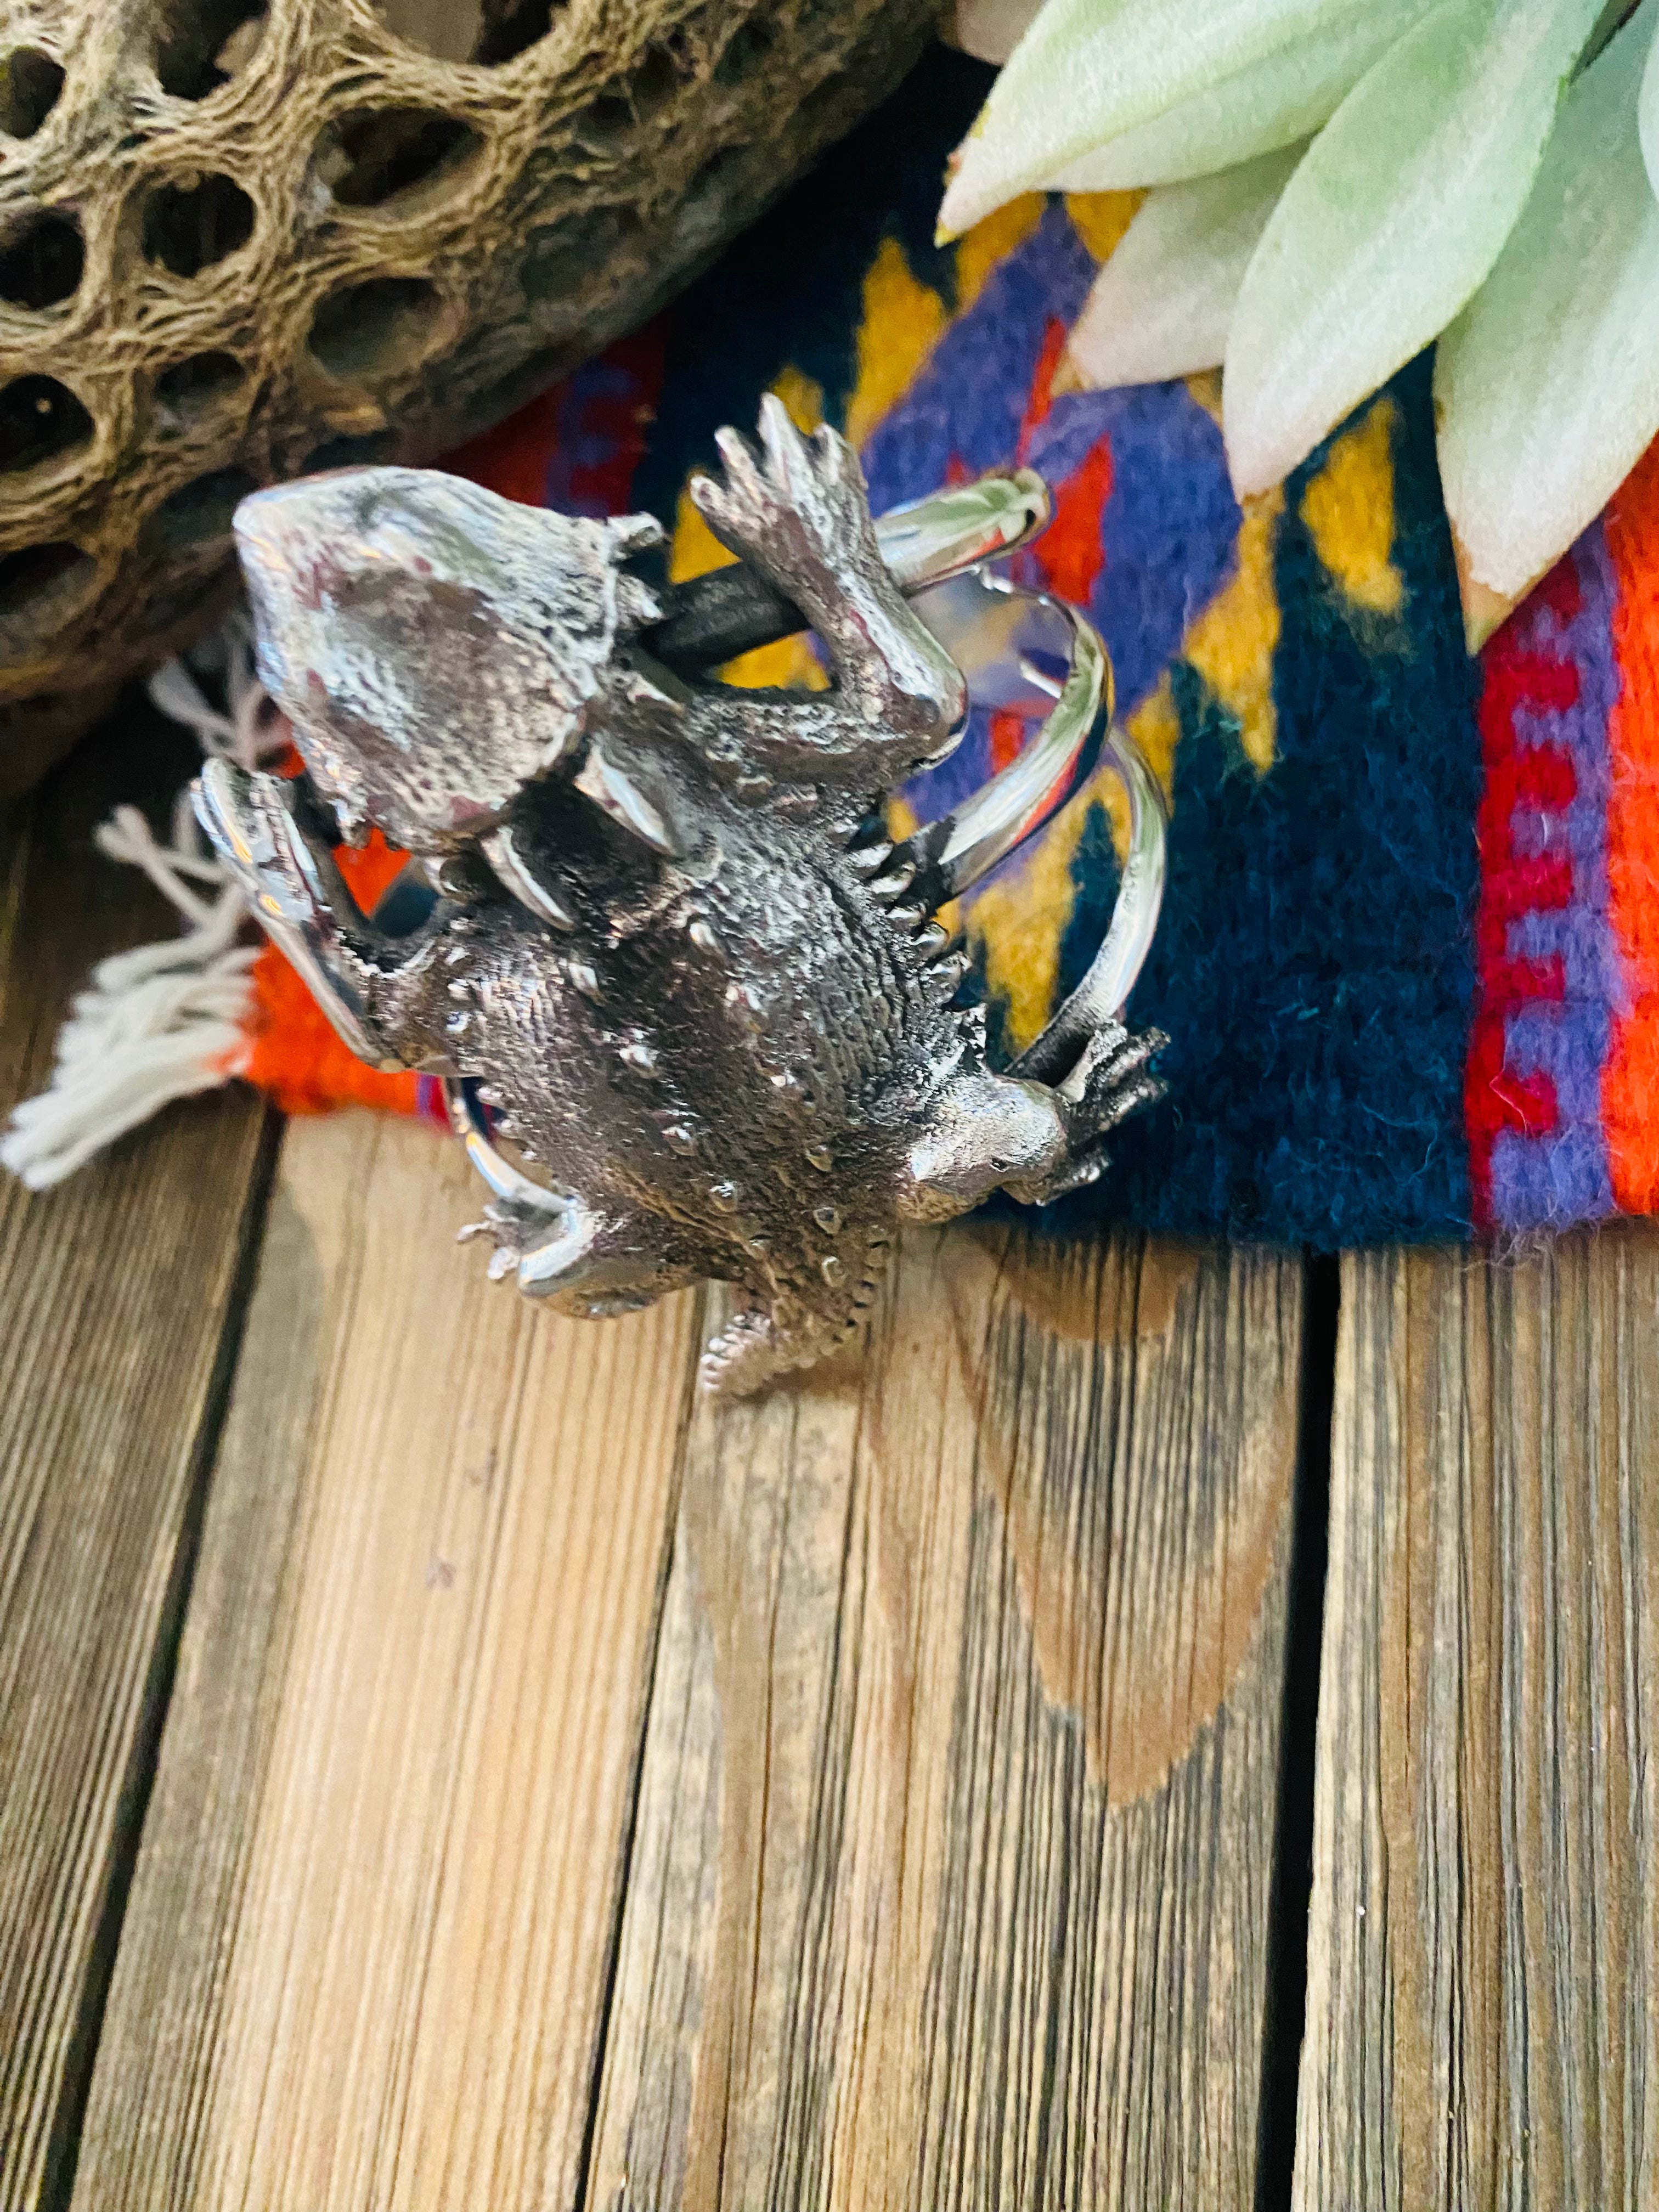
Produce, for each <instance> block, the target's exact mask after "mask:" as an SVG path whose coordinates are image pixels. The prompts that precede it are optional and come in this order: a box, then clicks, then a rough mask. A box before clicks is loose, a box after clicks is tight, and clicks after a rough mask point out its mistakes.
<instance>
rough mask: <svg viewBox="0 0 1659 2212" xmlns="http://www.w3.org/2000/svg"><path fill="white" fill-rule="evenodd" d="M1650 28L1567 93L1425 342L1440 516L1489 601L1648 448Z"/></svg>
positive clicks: (1657, 373)
mask: <svg viewBox="0 0 1659 2212" xmlns="http://www.w3.org/2000/svg"><path fill="white" fill-rule="evenodd" d="M1656 25H1659V0H1644V5H1643V7H1642V8H1641V9H1639V11H1638V13H1637V15H1634V16H1632V19H1631V21H1629V22H1628V23H1627V24H1626V26H1625V27H1624V29H1623V30H1622V31H1620V33H1618V35H1617V36H1616V37H1615V38H1614V39H1613V41H1612V43H1611V44H1610V45H1609V46H1608V47H1607V51H1606V52H1604V53H1603V54H1602V55H1601V58H1599V59H1598V60H1597V61H1596V62H1595V63H1594V64H1592V65H1591V67H1590V68H1589V69H1588V70H1586V71H1585V72H1584V74H1583V76H1582V77H1581V78H1580V79H1579V80H1578V82H1577V84H1576V85H1575V86H1574V87H1573V88H1572V91H1571V94H1569V95H1568V98H1567V100H1566V102H1565V106H1564V107H1563V110H1562V113H1561V119H1560V122H1559V125H1558V127H1557V130H1556V132H1555V136H1554V137H1553V140H1552V141H1551V143H1550V149H1549V152H1548V154H1547V156H1546V157H1545V161H1544V164H1543V167H1541V170H1540V171H1539V174H1538V181H1537V183H1536V185H1534V189H1533V192H1532V196H1531V197H1530V198H1529V199H1528V203H1527V206H1526V210H1525V211H1524V213H1523V214H1522V217H1521V220H1520V222H1518V223H1517V224H1516V228H1515V231H1514V233H1513V234H1512V235H1511V237H1510V241H1509V243H1508V245H1507V246H1505V247H1504V252H1503V253H1502V255H1501V256H1500V257H1499V259H1498V265H1497V267H1496V268H1495V269H1494V270H1492V275H1491V276H1489V277H1488V278H1487V280H1486V283H1485V284H1484V285H1482V287H1481V289H1480V291H1479V292H1478V293H1477V294H1476V295H1475V296H1474V299H1473V300H1472V301H1470V302H1469V305H1468V307H1467V308H1466V309H1465V310H1464V312H1463V313H1462V315H1460V316H1459V318H1458V319H1457V320H1456V321H1455V323H1454V324H1453V325H1452V326H1451V328H1450V329H1449V331H1447V332H1446V334H1445V336H1444V337H1443V339H1442V340H1441V342H1440V349H1439V353H1438V355H1437V359H1436V362H1435V398H1436V401H1437V412H1438V415H1439V420H1440V470H1441V476H1442V479H1443V483H1444V488H1445V498H1446V509H1447V513H1449V516H1450V518H1451V522H1452V527H1453V528H1454V530H1455V532H1456V533H1457V537H1458V539H1459V542H1460V546H1461V549H1462V562H1463V564H1464V566H1465V568H1466V569H1467V571H1468V574H1472V575H1473V577H1474V579H1475V580H1476V582H1477V583H1479V584H1480V585H1482V586H1485V587H1486V590H1487V591H1488V592H1493V593H1496V594H1498V596H1499V597H1500V598H1502V599H1516V598H1518V597H1519V596H1520V595H1521V593H1522V592H1523V591H1524V590H1525V589H1526V587H1527V586H1528V585H1530V584H1531V583H1533V582H1534V580H1535V579H1536V578H1538V577H1539V576H1541V575H1542V574H1544V573H1545V572H1546V571H1547V569H1548V568H1550V567H1551V566H1552V565H1553V562H1555V561H1556V560H1557V559H1558V558H1559V556H1560V555H1561V554H1562V553H1564V552H1565V550H1566V549H1567V547H1568V546H1569V545H1571V543H1572V541H1573V540H1574V538H1577V536H1578V534H1579V532H1581V531H1582V530H1583V529H1584V528H1585V527H1586V526H1587V525H1588V524H1589V523H1590V522H1591V521H1593V520H1594V519H1595V516H1596V515H1597V514H1598V513H1600V512H1601V508H1602V507H1604V506H1605V505H1606V504H1607V501H1608V500H1609V499H1610V498H1611V497H1612V495H1613V493H1614V491H1616V490H1617V489H1618V487H1619V485H1620V483H1622V482H1623V481H1624V479H1625V477H1626V476H1627V475H1628V474H1629V473H1630V471H1631V470H1632V468H1633V467H1634V466H1635V465H1636V463H1637V461H1638V459H1640V457H1641V455H1642V453H1644V451H1645V449H1646V447H1647V446H1648V444H1649V442H1650V440H1651V439H1652V438H1653V437H1654V436H1655V435H1656V434H1659V200H1656V199H1655V197H1654V194H1653V191H1652V189H1651V187H1650V183H1649V180H1648V176H1647V172H1646V169H1645V168H1644V164H1643V159H1642V147H1641V143H1640V138H1639V135H1638V104H1639V100H1640V98H1641V96H1642V94H1643V90H1644V85H1643V68H1644V63H1645V62H1646V59H1647V52H1648V48H1649V45H1650V41H1651V40H1652V38H1653V36H1654V33H1655V27H1656ZM1651 74H1652V72H1651V69H1650V70H1649V76H1651Z"/></svg>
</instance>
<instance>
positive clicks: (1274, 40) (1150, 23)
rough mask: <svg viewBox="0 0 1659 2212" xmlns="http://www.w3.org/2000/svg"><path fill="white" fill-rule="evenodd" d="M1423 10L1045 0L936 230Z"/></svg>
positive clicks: (1362, 2) (1395, 4)
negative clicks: (1356, 35)
mask: <svg viewBox="0 0 1659 2212" xmlns="http://www.w3.org/2000/svg"><path fill="white" fill-rule="evenodd" d="M1419 13H1420V7H1419V0H1202V4H1200V5H1194V0H1048V5H1047V6H1046V7H1045V8H1044V9H1042V13H1041V14H1040V15H1038V17H1037V18H1036V21H1035V22H1034V23H1033V24H1032V25H1031V27H1030V30H1029V31H1027V33H1025V35H1024V38H1023V39H1022V40H1020V42H1019V44H1018V46H1016V47H1015V49H1014V51H1013V52H1012V54H1011V55H1010V57H1009V59H1008V64H1007V66H1006V68H1005V69H1004V70H1003V71H1002V74H1001V75H1000V76H999V77H998V79H997V81H996V82H995V84H994V85H993V86H992V88H991V94H990V97H989V99H988V100H987V101H986V103H985V106H984V108H983V109H982V110H981V113H980V117H979V119H978V121H977V122H976V123H975V125H974V128H973V130H972V131H971V132H970V133H969V136H968V137H967V138H966V139H965V140H964V141H963V145H962V147H961V149H960V151H959V154H958V155H957V168H956V173H955V175H954V176H953V178H952V179H951V186H950V189H949V191H947V192H946V194H945V205H944V207H943V209H942V210H940V216H939V222H940V228H941V230H942V232H944V233H945V234H947V235H951V236H954V235H956V234H959V233H961V232H962V231H964V230H967V229H969V228H971V226H972V225H973V224H975V223H976V222H979V221H980V220H981V217H982V216H987V215H989V214H991V213H992V211H993V210H994V209H996V208H999V207H1000V206H1001V205H1002V204H1003V203H1004V202H1005V201H1006V200H1010V199H1012V198H1013V197H1015V196H1016V195H1017V194H1018V193H1020V192H1024V191H1030V190H1031V189H1032V188H1033V187H1034V186H1036V185H1043V184H1045V183H1047V182H1048V180H1049V179H1052V178H1053V177H1054V176H1056V175H1058V174H1060V173H1062V172H1063V171H1064V170H1065V169H1066V166H1067V165H1068V164H1069V163H1071V162H1073V161H1078V160H1079V159H1080V158H1081V157H1082V156H1083V155H1085V154H1088V153H1091V152H1092V151H1093V150H1094V149H1096V148H1097V147H1099V146H1102V145H1103V144H1104V143H1106V141H1107V140H1108V139H1109V138H1115V137H1120V136H1121V134H1122V133H1123V132H1125V131H1134V130H1138V129H1139V128H1140V127H1141V126H1142V125H1146V124H1151V123H1154V122H1156V121H1157V119H1158V118H1159V117H1160V116H1162V115H1164V114H1165V113H1166V112H1169V111H1170V110H1171V109H1173V108H1175V107H1176V106H1178V105H1179V104H1180V103H1181V102H1182V101H1184V100H1190V99H1192V98H1193V97H1194V95H1195V94H1200V93H1202V92H1203V91H1204V90H1205V89H1206V88H1207V87H1209V86H1212V85H1214V84H1217V83H1218V82H1222V81H1223V80H1225V79H1227V78H1230V77H1236V76H1238V75H1239V74H1240V73H1241V72H1242V71H1245V70H1250V69H1252V68H1254V67H1255V65H1256V64H1258V63H1261V62H1264V61H1267V60H1268V59H1270V58H1273V57H1274V56H1279V57H1281V58H1285V57H1293V56H1295V55H1296V54H1297V52H1299V51H1301V50H1303V49H1304V48H1305V47H1307V45H1308V42H1309V41H1310V40H1319V39H1321V38H1322V35H1323V34H1324V33H1326V32H1327V31H1328V30H1329V29H1331V28H1332V27H1342V26H1346V27H1352V26H1353V25H1354V24H1355V23H1357V22H1358V21H1361V20H1362V19H1365V20H1373V21H1375V20H1383V21H1386V20H1389V19H1393V20H1395V21H1398V22H1400V23H1404V22H1407V21H1410V20H1412V18H1413V17H1414V16H1415V15H1418V14H1419ZM1309 65H1310V66H1311V65H1312V64H1309ZM1287 66H1290V67H1291V70H1292V73H1294V70H1295V68H1296V67H1297V64H1295V63H1294V62H1290V63H1288V64H1287ZM1286 135H1287V136H1294V135H1295V134H1294V133H1293V132H1292V133H1287V134H1286Z"/></svg>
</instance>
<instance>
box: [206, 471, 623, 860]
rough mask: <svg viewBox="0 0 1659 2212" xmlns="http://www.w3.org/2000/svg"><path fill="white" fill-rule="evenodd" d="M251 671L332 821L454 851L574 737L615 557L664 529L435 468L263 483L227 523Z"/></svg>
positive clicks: (608, 641)
mask: <svg viewBox="0 0 1659 2212" xmlns="http://www.w3.org/2000/svg"><path fill="white" fill-rule="evenodd" d="M235 531H236V544H237V551H238V553H239V555H240V560H241V564H242V570H243V574H244V576H245V577H246V583H247V588H248V594H249V598H250V600H251V602H252V610H253V619H254V629H255V635H256V639H257V644H258V667H259V674H260V678H261V679H262V681H263V682H264V685H265V688H266V690H268V691H269V692H270V695H271V696H272V697H273V698H274V699H275V700H276V702H277V704H278V705H279V706H280V707H281V708H283V711H284V712H285V713H286V714H287V715H288V716H289V720H290V721H291V722H292V724H293V726H294V731H295V741H296V743H297V744H298V745H299V748H300V751H301V755H302V757H303V758H304V760H305V763H306V767H307V771H308V772H309V775H310V777H311V781H312V783H313V787H315V789H316V790H317V791H318V792H319V793H320V795H321V796H322V797H323V798H324V799H325V800H327V801H328V803H329V804H330V805H331V806H332V807H333V809H334V811H335V815H336V817H337V822H338V823H339V827H340V830H341V833H342V835H343V836H346V837H348V838H351V839H357V838H361V837H362V836H363V835H364V834H365V832H366V831H367V829H368V826H369V825H370V824H371V823H373V824H374V825H376V826H378V827H379V828H380V829H382V830H384V832H385V833H386V836H387V837H388V838H389V839H390V840H391V841H392V842H393V843H394V844H398V845H401V846H404V847H405V848H408V849H410V850H411V851H414V852H417V853H422V854H442V853H446V852H453V851H455V850H457V849H459V848H462V847H464V846H466V845H468V844H471V843H473V842H477V840H478V839H479V838H480V837H482V836H486V835H487V834H488V833H489V831H490V830H491V829H494V828H495V826H496V825H497V824H498V823H500V822H501V818H502V817H503V816H504V815H505V813H506V811H507V808H508V807H509V806H510V805H512V803H513V799H515V798H516V797H517V796H518V794H519V793H520V792H521V791H522V790H523V789H524V787H526V784H529V783H532V782H533V781H536V780H537V779H538V778H539V777H541V776H544V775H547V773H548V772H549V771H550V769H553V768H555V767H556V765H557V764H558V763H559V762H560V761H562V760H563V759H564V758H565V757H567V755H568V754H569V753H570V752H571V751H572V750H574V748H575V746H576V744H577V742H578V740H579V738H580V734H581V732H582V729H583V727H584V725H585V722H586V716H587V713H588V709H589V708H590V705H591V703H592V701H593V699H594V697H595V696H596V694H597V692H598V691H599V687H600V684H601V681H602V678H603V676H604V672H605V669H606V667H607V666H608V665H609V663H610V662H611V659H612V658H613V656H614V653H615V651H616V647H617V641H618V639H619V638H620V637H623V636H625V635H628V634H629V633H631V632H632V631H634V630H635V629H639V628H640V627H641V626H642V625H643V624H644V623H647V622H649V621H651V620H652V619H653V617H654V616H655V614H656V612H657V610H656V606H655V604H654V602H653V599H652V597H651V594H650V592H649V591H648V589H647V586H645V585H643V584H642V583H641V582H640V580H638V579H637V578H635V577H634V576H632V575H630V574H628V572H627V571H626V569H625V568H623V565H622V564H623V562H625V561H626V560H627V559H628V557H629V555H630V554H632V553H634V552H636V551H638V550H641V548H642V547H644V546H645V545H647V544H652V543H653V542H654V541H655V539H656V538H658V537H659V535H660V532H659V528H658V526H657V525H656V524H655V523H654V522H653V521H652V520H650V518H649V517H648V516H644V515H634V516H629V517H626V518H623V520H618V521H611V522H597V521H592V520H587V519H586V518H583V517H580V516H569V515H562V514H557V513H551V512H549V511H547V510H544V509H542V508H538V507H521V506H519V505H517V504H515V503H514V502H513V501H511V500H506V499H501V498H500V497H498V496H497V495H496V494H495V493H494V492H489V491H485V490H483V489H481V488H480V487H479V486H478V485H477V484H472V483H466V482H465V481H464V480H462V479H461V478H459V477H450V476H444V475H441V474H440V473H439V472H437V471H434V470H429V469H404V468H372V469H351V470H344V471H340V472H338V473H337V474H335V475H331V476H323V477H310V478H306V479H302V480H301V482H299V483H292V484H284V485H280V486H278V487H276V489H272V490H270V491H262V492H256V493H255V494H254V495H252V497H251V498H248V499H246V500H244V501H243V502H242V504H241V506H240V507H239V508H238V509H237V512H236V519H235Z"/></svg>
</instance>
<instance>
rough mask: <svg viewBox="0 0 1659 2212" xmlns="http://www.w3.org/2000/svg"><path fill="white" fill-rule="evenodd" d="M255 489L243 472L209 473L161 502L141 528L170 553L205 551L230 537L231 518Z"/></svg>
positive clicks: (223, 470) (221, 471) (236, 470)
mask: <svg viewBox="0 0 1659 2212" xmlns="http://www.w3.org/2000/svg"><path fill="white" fill-rule="evenodd" d="M258 489H259V487H258V484H257V483H255V481H254V479H253V478H252V477H251V476H250V475H249V474H248V472H247V471H246V469H238V468H229V469H210V471H208V473H207V474H206V475H205V476H200V477H193V478H192V479H191V482H190V483H187V484H180V485H179V489H178V490H177V491H175V492H173V493H172V494H171V495H169V496H168V497H167V498H166V499H164V500H163V501H161V505H160V507H157V508H156V510H155V513H154V514H152V515H151V517H150V518H149V521H148V522H147V523H146V524H145V526H144V535H145V536H146V538H148V539H149V541H150V543H151V544H155V545H157V546H161V547H165V548H166V550H167V551H168V552H171V553H186V552H189V551H191V550H192V549H193V548H195V547H198V546H199V547H202V548H204V549H206V550H211V549H212V548H214V547H216V546H217V545H219V544H222V542H223V541H224V540H225V539H227V538H228V537H229V536H230V523H231V517H232V516H233V515H234V513H235V512H236V510H237V508H238V507H240V504H241V502H242V501H244V500H245V499H246V497H247V495H248V494H249V493H250V492H252V491H258Z"/></svg>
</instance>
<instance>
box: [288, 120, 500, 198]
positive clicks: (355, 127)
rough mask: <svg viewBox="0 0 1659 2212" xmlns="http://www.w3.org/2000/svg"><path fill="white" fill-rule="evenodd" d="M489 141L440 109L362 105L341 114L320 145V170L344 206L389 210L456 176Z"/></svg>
mask: <svg viewBox="0 0 1659 2212" xmlns="http://www.w3.org/2000/svg"><path fill="white" fill-rule="evenodd" d="M482 145H483V140H482V139H481V138H480V137H479V136H478V134H477V131H475V130H473V128H472V127H471V125H470V124H467V123H463V122H461V121H459V118H457V117H455V116H453V115H446V114H445V113H444V112H443V111H442V109H441V108H436V107H359V108H356V109H354V110H353V111H352V112H351V113H350V114H349V115H343V116H340V117H338V118H337V119H336V120H335V121H334V122H332V123H331V124H330V125H329V127H328V129H327V130H326V131H325V132H324V133H323V136H322V138H321V140H320V142H319V145H318V148H317V173H318V175H319V177H320V178H321V179H322V181H323V182H324V184H325V185H327V186H328V188H329V190H330V191H331V192H332V193H333V195H334V197H335V199H336V200H337V202H338V204H340V206H342V207H351V208H385V209H386V210H388V211H390V212H396V211H397V210H398V203H399V202H401V201H403V200H404V199H405V198H406V197H409V196H411V195H413V194H414V193H415V192H416V191H418V190H419V188H420V187H421V186H422V185H427V184H430V183H432V182H433V181H434V179H437V178H443V179H452V178H453V176H454V174H455V173H456V171H457V170H458V169H459V168H461V167H463V166H464V165H465V163H466V162H467V161H471V159H472V158H473V156H474V155H476V154H477V152H478V151H479V149H480V148H481V147H482Z"/></svg>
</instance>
